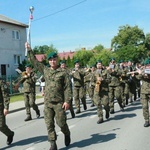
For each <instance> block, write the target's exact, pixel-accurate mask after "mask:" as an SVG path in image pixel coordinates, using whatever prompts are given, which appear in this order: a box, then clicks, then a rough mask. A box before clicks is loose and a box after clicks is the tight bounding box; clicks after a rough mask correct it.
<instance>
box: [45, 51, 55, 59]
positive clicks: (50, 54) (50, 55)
mask: <svg viewBox="0 0 150 150" xmlns="http://www.w3.org/2000/svg"><path fill="white" fill-rule="evenodd" d="M56 57H58V55H57V53H56V52H51V53H49V54H48V56H47V59H48V60H49V59H51V58H56Z"/></svg>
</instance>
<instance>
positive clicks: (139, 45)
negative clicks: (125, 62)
mask: <svg viewBox="0 0 150 150" xmlns="http://www.w3.org/2000/svg"><path fill="white" fill-rule="evenodd" d="M111 48H112V49H113V50H114V52H115V53H116V54H117V57H118V58H121V59H122V57H123V58H124V59H127V58H128V57H129V58H131V59H132V60H133V61H139V58H141V57H142V58H143V57H145V53H146V52H147V51H146V47H145V35H144V32H143V30H141V29H139V28H138V26H134V27H131V26H129V25H126V26H121V27H120V28H119V32H118V35H117V36H115V37H114V38H113V39H112V41H111Z"/></svg>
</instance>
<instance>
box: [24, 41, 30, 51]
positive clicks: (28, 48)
mask: <svg viewBox="0 0 150 150" xmlns="http://www.w3.org/2000/svg"><path fill="white" fill-rule="evenodd" d="M25 48H26V49H27V50H28V51H30V50H31V46H30V44H29V43H28V42H26V43H25Z"/></svg>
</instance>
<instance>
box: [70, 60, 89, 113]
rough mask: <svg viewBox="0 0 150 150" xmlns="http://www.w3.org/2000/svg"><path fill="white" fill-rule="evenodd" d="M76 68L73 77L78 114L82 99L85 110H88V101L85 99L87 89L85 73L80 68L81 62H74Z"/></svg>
mask: <svg viewBox="0 0 150 150" xmlns="http://www.w3.org/2000/svg"><path fill="white" fill-rule="evenodd" d="M74 65H75V68H74V69H73V71H72V73H71V75H72V78H73V81H74V88H73V96H74V101H75V106H76V109H77V110H76V114H78V113H80V112H81V111H80V99H81V101H82V104H83V108H84V110H86V109H87V106H86V99H85V89H84V75H85V72H84V70H83V69H81V68H80V63H79V60H75V61H74Z"/></svg>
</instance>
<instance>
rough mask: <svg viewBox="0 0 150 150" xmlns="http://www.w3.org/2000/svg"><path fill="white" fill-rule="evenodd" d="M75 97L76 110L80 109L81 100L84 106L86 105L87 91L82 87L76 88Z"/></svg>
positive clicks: (74, 90)
mask: <svg viewBox="0 0 150 150" xmlns="http://www.w3.org/2000/svg"><path fill="white" fill-rule="evenodd" d="M73 96H74V101H75V106H76V109H80V99H81V102H82V104H83V105H86V98H85V90H84V88H83V87H82V86H81V87H74V89H73Z"/></svg>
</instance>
